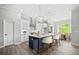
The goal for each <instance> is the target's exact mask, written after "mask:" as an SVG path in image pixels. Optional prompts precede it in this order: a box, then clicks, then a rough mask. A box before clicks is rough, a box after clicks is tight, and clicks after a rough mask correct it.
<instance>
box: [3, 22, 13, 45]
mask: <svg viewBox="0 0 79 59" xmlns="http://www.w3.org/2000/svg"><path fill="white" fill-rule="evenodd" d="M12 44H13V22H11V21H4V46H7V45H12Z"/></svg>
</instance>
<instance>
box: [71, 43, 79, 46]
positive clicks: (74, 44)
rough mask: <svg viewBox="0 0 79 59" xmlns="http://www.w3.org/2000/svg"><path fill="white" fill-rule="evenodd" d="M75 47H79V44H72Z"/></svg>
mask: <svg viewBox="0 0 79 59" xmlns="http://www.w3.org/2000/svg"><path fill="white" fill-rule="evenodd" d="M71 44H72V45H73V46H79V44H76V43H71Z"/></svg>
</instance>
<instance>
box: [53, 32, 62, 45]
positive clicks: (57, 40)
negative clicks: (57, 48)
mask: <svg viewBox="0 0 79 59" xmlns="http://www.w3.org/2000/svg"><path fill="white" fill-rule="evenodd" d="M60 38H61V35H60V34H57V35H55V36H54V37H53V43H56V44H57V45H59V44H60Z"/></svg>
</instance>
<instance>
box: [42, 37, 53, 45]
mask: <svg viewBox="0 0 79 59" xmlns="http://www.w3.org/2000/svg"><path fill="white" fill-rule="evenodd" d="M42 42H43V43H47V44H50V43H52V37H47V38H44V39H43V41H42Z"/></svg>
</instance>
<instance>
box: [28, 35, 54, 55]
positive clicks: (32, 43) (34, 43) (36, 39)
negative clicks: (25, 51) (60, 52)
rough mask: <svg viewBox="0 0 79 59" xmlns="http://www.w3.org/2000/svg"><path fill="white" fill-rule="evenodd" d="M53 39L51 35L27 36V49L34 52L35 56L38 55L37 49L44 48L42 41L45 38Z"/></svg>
mask: <svg viewBox="0 0 79 59" xmlns="http://www.w3.org/2000/svg"><path fill="white" fill-rule="evenodd" d="M50 36H51V37H53V34H48V35H41V36H36V35H29V48H31V49H32V50H36V52H37V54H39V49H41V48H43V47H44V44H43V43H42V40H43V39H44V38H46V37H50Z"/></svg>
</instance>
